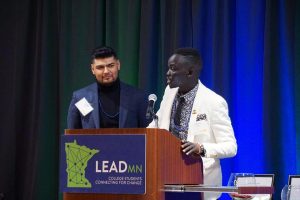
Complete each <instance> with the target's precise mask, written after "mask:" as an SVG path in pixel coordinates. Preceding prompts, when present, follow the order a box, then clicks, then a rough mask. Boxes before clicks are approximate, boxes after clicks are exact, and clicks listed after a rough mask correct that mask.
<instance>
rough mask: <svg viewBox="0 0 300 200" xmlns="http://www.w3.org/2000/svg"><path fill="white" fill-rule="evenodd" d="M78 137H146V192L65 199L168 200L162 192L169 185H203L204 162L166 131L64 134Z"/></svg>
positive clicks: (73, 195)
mask: <svg viewBox="0 0 300 200" xmlns="http://www.w3.org/2000/svg"><path fill="white" fill-rule="evenodd" d="M76 134H81V135H82V134H89V135H97V134H105V135H120V134H121V135H124V134H125V135H128V134H144V135H145V138H146V182H145V184H146V193H145V194H99V193H97V194H95V193H64V194H63V199H64V200H96V199H97V200H98V199H105V200H120V199H121V200H129V199H130V200H167V199H169V198H168V197H167V196H166V194H165V192H164V190H163V189H164V185H166V184H178V185H182V184H185V185H189V184H191V185H195V184H203V165H202V160H201V159H199V158H198V157H197V158H196V157H195V158H193V157H192V156H186V155H185V154H184V153H182V150H181V146H180V145H181V143H180V140H179V139H178V138H176V137H175V136H174V135H172V134H171V133H170V132H168V131H166V130H163V129H153V128H149V129H148V128H129V129H115V128H108V129H72V130H71V129H67V130H65V135H76ZM103 142H105V141H103ZM194 196H195V194H194ZM196 196H198V197H199V198H197V199H201V194H200V193H197V194H196ZM172 199H173V197H172Z"/></svg>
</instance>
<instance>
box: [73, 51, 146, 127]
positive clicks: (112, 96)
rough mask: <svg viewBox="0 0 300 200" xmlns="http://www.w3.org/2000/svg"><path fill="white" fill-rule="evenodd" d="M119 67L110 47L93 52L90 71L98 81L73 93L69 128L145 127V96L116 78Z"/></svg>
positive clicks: (115, 55)
mask: <svg viewBox="0 0 300 200" xmlns="http://www.w3.org/2000/svg"><path fill="white" fill-rule="evenodd" d="M120 67H121V64H120V61H119V59H118V57H117V54H116V52H115V51H114V50H113V49H112V48H111V47H98V48H95V49H94V50H93V52H92V57H91V71H92V73H93V75H94V76H95V78H96V80H97V82H96V83H94V84H91V85H89V86H87V87H85V88H82V89H80V90H77V91H75V92H74V93H73V97H72V101H71V103H70V107H69V112H68V128H69V129H81V128H136V127H146V126H147V125H148V123H149V121H147V120H146V117H145V114H146V109H147V95H146V94H145V93H144V92H142V91H141V90H139V89H137V88H134V87H132V86H129V85H127V84H125V83H123V82H122V81H120V79H119V70H120Z"/></svg>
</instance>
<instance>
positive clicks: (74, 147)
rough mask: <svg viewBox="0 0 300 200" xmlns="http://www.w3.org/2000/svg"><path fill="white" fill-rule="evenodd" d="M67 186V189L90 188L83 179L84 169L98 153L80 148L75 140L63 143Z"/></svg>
mask: <svg viewBox="0 0 300 200" xmlns="http://www.w3.org/2000/svg"><path fill="white" fill-rule="evenodd" d="M65 151H66V161H67V170H66V171H67V173H68V181H67V182H68V184H67V187H81V188H91V187H92V185H91V183H90V182H89V180H88V179H87V178H86V177H85V169H86V167H87V163H88V161H89V160H90V159H91V158H92V157H93V156H94V155H95V154H96V153H98V152H99V150H97V149H89V148H88V147H86V146H80V145H78V144H77V142H76V140H74V142H70V143H65Z"/></svg>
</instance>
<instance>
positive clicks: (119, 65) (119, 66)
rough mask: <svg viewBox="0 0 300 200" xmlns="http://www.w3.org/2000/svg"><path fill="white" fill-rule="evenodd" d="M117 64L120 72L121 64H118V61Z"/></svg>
mask: <svg viewBox="0 0 300 200" xmlns="http://www.w3.org/2000/svg"><path fill="white" fill-rule="evenodd" d="M117 63H118V70H119V71H120V69H121V63H120V60H118V61H117Z"/></svg>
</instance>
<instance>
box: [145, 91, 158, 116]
mask: <svg viewBox="0 0 300 200" xmlns="http://www.w3.org/2000/svg"><path fill="white" fill-rule="evenodd" d="M156 100H157V97H156V95H155V94H150V95H149V96H148V107H147V112H146V118H147V119H150V118H153V115H154V104H155V101H156Z"/></svg>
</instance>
